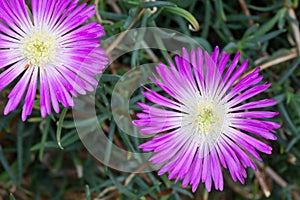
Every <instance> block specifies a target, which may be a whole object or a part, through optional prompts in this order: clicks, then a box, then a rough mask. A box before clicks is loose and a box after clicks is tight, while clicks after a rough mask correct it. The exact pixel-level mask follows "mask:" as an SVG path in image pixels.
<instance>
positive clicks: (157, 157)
mask: <svg viewBox="0 0 300 200" xmlns="http://www.w3.org/2000/svg"><path fill="white" fill-rule="evenodd" d="M229 57H230V55H229V54H227V53H225V52H223V53H221V55H220V56H219V48H218V47H216V48H215V50H214V52H213V53H212V54H211V55H210V56H209V55H208V54H207V52H203V51H202V50H201V49H197V50H196V51H194V50H192V51H191V53H190V54H189V53H188V52H187V51H186V50H185V49H183V52H182V57H180V56H176V57H175V64H173V63H172V61H170V60H169V65H170V67H167V66H166V65H164V64H162V63H161V64H159V65H158V66H157V68H156V70H157V73H158V76H157V77H155V78H154V79H153V80H152V81H153V82H154V83H155V84H156V85H158V86H159V87H160V88H161V89H162V91H163V93H164V94H166V95H168V96H170V98H167V97H165V96H166V95H164V96H163V95H162V94H160V93H158V92H155V91H153V90H151V89H148V88H146V90H147V92H143V95H144V96H145V97H146V98H147V99H148V100H149V101H151V102H153V103H155V104H156V105H153V106H149V105H147V104H144V103H138V105H139V106H140V107H141V108H142V109H143V112H142V113H138V114H137V117H138V118H139V119H138V120H134V121H133V123H134V124H135V125H136V126H141V127H142V128H141V129H140V132H141V133H143V134H159V135H158V136H156V137H154V138H153V139H152V140H150V141H148V142H146V143H144V144H142V145H140V146H139V148H142V149H143V151H145V152H149V151H154V155H153V156H152V157H151V158H150V161H151V162H152V163H153V164H154V165H162V167H161V169H160V170H159V172H158V174H159V175H161V174H164V173H166V172H169V177H168V178H169V179H173V178H175V177H176V182H177V181H178V180H183V182H182V186H183V187H186V186H187V185H188V184H191V185H192V191H193V192H194V191H195V190H196V189H197V187H198V185H199V183H200V182H202V183H205V187H206V189H207V190H208V191H210V190H211V187H212V183H213V182H214V185H215V188H216V189H218V190H223V187H224V181H223V176H222V169H221V166H222V167H223V168H227V169H228V170H229V172H230V174H231V176H232V178H233V180H234V181H237V180H239V181H240V182H241V183H244V179H245V178H246V177H247V173H246V170H245V169H246V168H247V167H251V168H252V169H254V170H255V169H256V166H255V164H254V162H253V160H252V159H251V158H250V157H249V155H252V156H253V157H254V158H256V159H258V160H262V159H261V157H260V155H259V154H258V152H257V151H260V152H263V153H266V154H271V151H272V148H271V147H270V146H269V145H267V144H265V143H263V142H261V141H259V140H258V139H256V138H255V137H253V136H260V137H263V138H265V139H270V140H275V139H276V137H275V135H273V133H274V130H275V129H277V128H279V127H280V126H279V125H278V124H277V123H275V122H271V121H268V120H263V119H268V118H272V117H274V116H276V115H277V114H278V113H277V112H271V111H264V110H257V109H256V108H264V107H268V106H273V105H275V104H276V102H275V101H274V100H272V99H263V100H256V101H252V102H251V101H247V102H245V101H246V100H248V99H249V98H251V97H253V96H255V95H257V94H259V93H261V92H263V91H265V90H266V89H267V88H269V87H270V85H271V84H267V83H262V84H258V83H259V82H261V80H262V79H263V77H262V76H260V75H259V74H258V73H259V68H256V69H255V70H254V71H253V72H251V73H250V74H248V75H246V76H245V77H243V78H241V77H242V75H243V73H244V72H245V70H246V68H247V65H248V61H247V60H246V61H245V62H243V63H242V64H241V65H240V66H239V67H237V63H238V61H239V57H240V55H239V53H237V54H236V55H235V57H234V59H233V60H232V62H231V63H229V64H228V65H227V62H228V59H229ZM253 109H256V110H253Z"/></svg>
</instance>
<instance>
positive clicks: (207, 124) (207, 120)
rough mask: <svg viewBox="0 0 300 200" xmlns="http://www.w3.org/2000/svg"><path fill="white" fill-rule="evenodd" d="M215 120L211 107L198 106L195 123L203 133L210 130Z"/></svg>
mask: <svg viewBox="0 0 300 200" xmlns="http://www.w3.org/2000/svg"><path fill="white" fill-rule="evenodd" d="M216 121H217V117H216V116H215V114H214V112H213V109H212V108H211V107H199V108H198V117H197V118H196V121H195V122H196V124H197V125H198V128H199V129H200V131H201V132H203V133H205V135H206V134H207V133H208V132H209V131H210V129H211V128H212V125H213V124H214V123H215V122H216Z"/></svg>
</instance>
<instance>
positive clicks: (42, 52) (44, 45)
mask: <svg viewBox="0 0 300 200" xmlns="http://www.w3.org/2000/svg"><path fill="white" fill-rule="evenodd" d="M57 47H58V44H57V41H56V38H55V36H54V35H53V34H51V33H48V32H46V31H41V30H39V29H35V30H34V31H33V32H32V34H30V35H28V36H27V37H25V38H24V39H23V41H22V45H21V47H20V49H21V51H22V53H23V55H24V57H26V58H27V59H28V62H29V64H30V65H36V66H38V67H40V66H43V65H45V64H48V63H51V62H54V61H55V58H56V55H57V51H56V50H57Z"/></svg>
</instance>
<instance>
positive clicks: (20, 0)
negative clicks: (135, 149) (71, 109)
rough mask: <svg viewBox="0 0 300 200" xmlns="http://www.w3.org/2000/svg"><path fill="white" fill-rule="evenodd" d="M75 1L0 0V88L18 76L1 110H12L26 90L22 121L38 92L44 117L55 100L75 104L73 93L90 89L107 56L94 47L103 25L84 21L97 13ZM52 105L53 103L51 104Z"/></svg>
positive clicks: (56, 105)
mask: <svg viewBox="0 0 300 200" xmlns="http://www.w3.org/2000/svg"><path fill="white" fill-rule="evenodd" d="M77 3H78V0H75V1H73V0H32V4H31V6H30V7H29V10H30V11H29V10H28V7H27V6H26V4H25V1H24V0H9V1H7V0H0V20H1V21H0V57H1V61H0V69H4V70H2V73H1V74H0V90H2V89H3V88H5V87H6V86H7V85H9V84H10V83H11V82H13V81H14V80H16V79H17V78H18V77H21V78H20V79H19V80H18V82H17V83H16V85H15V86H14V88H13V89H12V91H11V92H10V94H9V96H8V98H9V101H8V103H7V105H6V107H5V110H4V114H5V115H6V114H8V113H9V112H11V111H12V110H14V109H16V108H17V106H18V105H19V103H20V102H21V100H22V99H23V96H24V93H26V96H25V99H24V105H23V111H22V120H26V118H27V116H29V115H30V114H31V112H32V108H33V105H34V101H35V96H36V92H37V90H38V91H39V99H40V112H41V115H42V117H45V116H46V115H47V114H50V113H51V107H53V109H54V111H55V112H56V113H58V112H59V103H61V104H62V105H63V106H64V107H68V106H73V105H74V102H73V100H72V96H75V97H76V95H77V94H85V93H86V91H92V90H93V87H92V86H93V85H97V83H98V81H97V80H96V79H95V78H94V76H95V75H96V74H99V73H101V72H102V70H103V69H104V67H105V65H106V63H107V58H106V56H105V52H104V51H103V50H102V49H100V48H98V47H99V43H100V39H99V37H100V36H103V35H104V31H103V27H102V26H100V25H98V24H97V23H95V22H90V23H87V24H85V25H82V24H83V23H84V22H85V21H87V20H88V19H89V18H91V17H92V16H93V15H94V14H95V12H96V11H95V10H94V6H87V5H86V4H82V5H77ZM51 104H52V106H51Z"/></svg>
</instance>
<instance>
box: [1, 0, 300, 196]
mask: <svg viewBox="0 0 300 200" xmlns="http://www.w3.org/2000/svg"><path fill="white" fill-rule="evenodd" d="M82 2H86V3H88V4H97V8H96V9H97V12H98V13H97V15H95V17H94V18H92V19H91V21H97V22H98V23H100V24H101V25H103V26H104V28H105V32H106V35H105V37H103V38H102V39H103V40H105V39H106V38H110V37H111V36H113V35H115V34H118V33H121V32H123V31H125V30H129V29H132V28H140V27H161V28H167V29H171V30H174V31H178V32H180V33H182V34H184V35H186V36H189V37H191V38H193V39H194V40H195V41H197V42H198V43H199V45H200V46H202V47H203V49H206V50H207V51H209V52H211V51H212V50H213V48H214V47H215V46H216V45H218V46H219V47H220V49H221V50H223V51H227V52H231V53H235V52H237V51H240V52H241V60H240V62H242V61H243V60H245V59H246V58H247V59H249V68H248V70H249V71H250V70H251V69H254V68H255V67H257V66H260V67H261V69H262V72H261V73H262V74H263V75H264V81H266V82H271V83H272V87H271V88H270V89H268V90H267V92H264V93H263V94H262V95H260V99H261V98H263V97H266V98H271V97H272V98H275V99H276V100H277V101H278V105H277V106H274V107H273V108H272V109H273V110H275V111H279V112H280V115H279V116H278V117H277V118H276V121H277V122H278V123H280V124H281V128H280V129H279V130H278V131H277V134H276V135H277V138H278V139H277V141H264V142H266V143H268V144H270V145H271V146H272V147H273V153H272V155H267V156H266V155H262V156H263V160H264V163H257V164H258V171H256V172H255V173H254V172H253V171H252V170H247V173H248V178H247V179H246V183H245V184H244V185H241V184H239V183H235V182H233V181H232V179H231V177H230V175H229V173H228V172H227V170H223V174H224V179H225V188H224V190H223V191H222V192H220V191H212V192H210V193H207V192H206V191H205V189H204V187H203V185H200V187H199V188H198V190H197V191H196V193H192V192H191V188H190V187H188V188H186V189H183V188H181V184H180V183H177V184H174V181H173V180H172V181H169V180H168V179H167V175H162V176H158V175H157V172H156V171H153V172H148V173H125V172H120V171H117V170H114V169H111V168H109V167H106V166H105V165H104V164H103V163H101V162H99V161H98V160H97V159H95V158H94V157H93V156H92V155H90V154H89V153H88V151H87V150H86V148H85V147H84V146H83V144H82V142H81V140H80V139H79V136H78V134H77V131H76V127H75V123H74V120H73V115H72V109H62V111H61V113H60V114H55V113H52V115H51V116H48V117H47V118H46V119H42V118H40V115H39V106H38V105H39V104H38V102H39V101H38V100H37V102H36V106H35V108H34V111H33V114H32V115H31V116H30V118H29V119H28V120H27V122H25V123H24V122H22V121H21V118H20V112H21V109H20V108H19V109H17V110H16V111H14V112H13V113H11V114H9V115H8V116H3V108H4V105H5V104H6V102H7V95H8V93H9V91H10V90H11V88H12V87H11V86H12V85H13V84H11V86H10V87H8V88H6V89H4V90H2V91H1V92H0V200H1V199H11V200H13V199H17V200H19V199H20V200H27V199H65V200H81V199H97V200H100V199H101V200H104V199H107V200H108V199H147V200H148V199H149V200H152V199H162V200H164V199H176V200H177V199H178V200H179V199H203V200H206V199H300V196H299V193H300V170H299V169H300V168H299V166H300V142H299V140H300V90H299V87H300V69H299V65H300V56H299V53H300V32H299V19H300V7H299V2H298V0H261V1H254V0H234V1H226V0H198V1H194V0H184V1H180V0H170V1H147V2H146V1H142V0H132V1H129V0H118V1H117V0H95V1H91V0H86V1H80V3H82ZM120 39H122V38H120ZM178 40H180V38H178ZM156 42H157V45H161V46H163V45H164V44H163V42H162V41H161V40H160V39H159V38H157V39H156ZM136 45H137V46H139V45H142V47H144V48H145V44H144V43H141V44H140V43H138V44H136ZM0 48H1V47H0ZM102 48H104V49H106V50H108V51H109V52H108V55H110V56H112V54H111V52H113V51H114V50H116V49H118V44H117V43H114V44H112V45H107V44H103V45H102ZM123 48H126V47H123ZM128 48H132V47H128ZM166 54H168V52H166V51H160V50H157V49H156V50H143V49H140V50H135V51H132V52H130V53H126V54H125V55H123V56H121V57H119V58H118V59H116V60H115V61H114V62H113V63H111V64H110V65H109V66H108V68H107V69H106V70H105V72H104V75H103V76H102V77H101V78H100V80H99V86H98V87H97V89H96V90H97V93H96V98H95V99H96V102H95V104H96V106H95V109H96V113H97V119H98V122H99V125H100V126H101V127H102V129H103V130H104V132H105V134H106V135H107V138H108V140H111V141H112V142H113V143H114V144H115V145H117V146H118V147H120V148H123V149H126V150H127V151H131V152H140V150H139V149H137V148H136V146H138V145H139V144H141V143H142V142H144V141H147V139H137V138H135V137H132V136H130V135H128V134H126V133H124V132H123V131H122V130H121V129H119V128H118V125H117V124H116V122H115V121H114V118H113V116H112V114H111V107H110V102H111V95H112V91H113V89H114V86H115V84H116V83H117V82H118V80H119V79H120V77H121V76H122V75H123V74H125V73H126V72H128V71H129V70H130V69H132V68H134V67H136V66H138V65H142V64H145V63H157V62H158V61H162V62H165V58H164V55H166ZM131 81H132V82H134V81H135V80H131ZM150 87H153V88H154V85H150ZM154 89H155V88H154ZM142 90H143V89H142V88H139V89H137V90H136V91H135V92H134V94H133V95H132V96H131V101H130V105H129V108H130V114H131V117H132V118H135V113H137V112H139V111H140V108H138V107H137V106H136V102H138V101H143V102H145V99H144V98H143V96H142V95H141V91H142ZM254 99H255V98H254ZM59 142H60V144H61V146H62V147H63V149H62V148H61V147H60V146H59ZM99 148H107V149H105V151H107V152H110V151H109V148H110V147H109V146H101V144H99ZM124 156H127V157H130V154H127V155H124ZM107 159H110V154H109V153H108V154H107ZM142 164H143V163H141V167H140V168H137V169H136V171H135V172H138V171H139V170H141V168H143V165H142Z"/></svg>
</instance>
